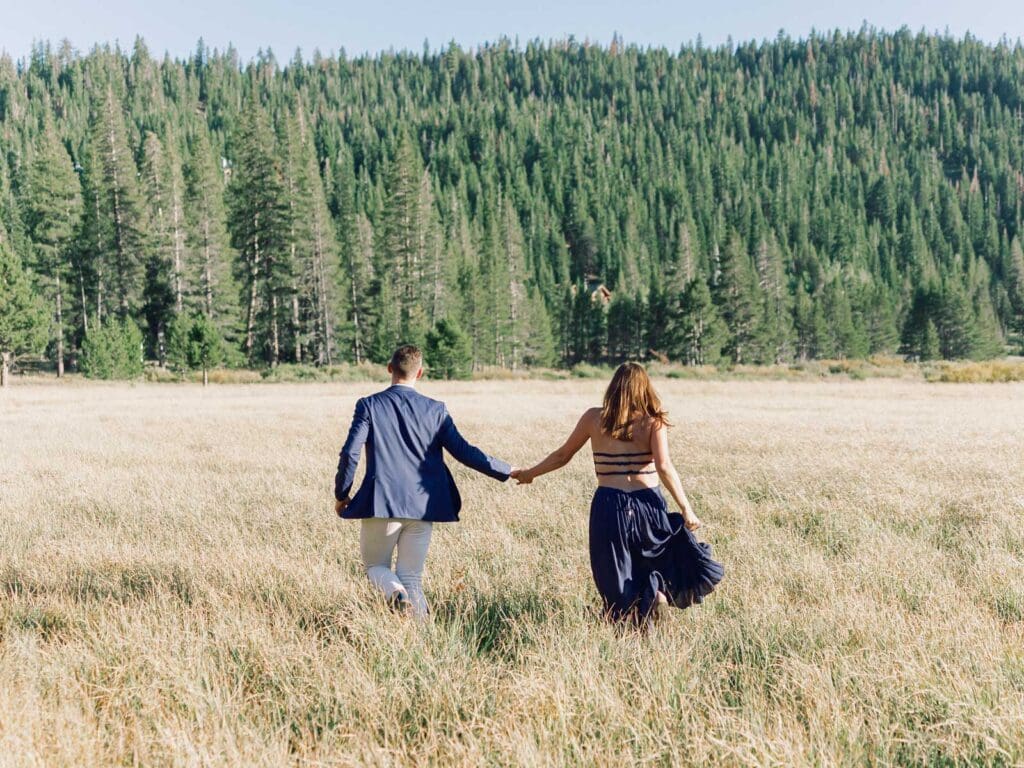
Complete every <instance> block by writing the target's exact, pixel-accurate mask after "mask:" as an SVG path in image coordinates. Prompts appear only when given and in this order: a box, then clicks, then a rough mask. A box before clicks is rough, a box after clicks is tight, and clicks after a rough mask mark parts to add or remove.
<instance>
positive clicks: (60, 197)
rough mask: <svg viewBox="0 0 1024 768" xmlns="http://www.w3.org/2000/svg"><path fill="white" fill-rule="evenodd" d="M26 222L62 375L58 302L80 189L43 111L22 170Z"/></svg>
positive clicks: (66, 271)
mask: <svg viewBox="0 0 1024 768" xmlns="http://www.w3.org/2000/svg"><path fill="white" fill-rule="evenodd" d="M28 187H29V192H28V201H27V209H28V210H27V216H26V218H27V224H28V226H29V231H30V233H31V237H32V243H33V245H34V251H35V259H34V264H35V269H36V272H37V273H38V274H39V275H41V276H42V277H43V278H45V280H46V282H47V291H46V292H47V294H48V295H49V297H50V300H51V301H52V302H53V310H54V311H53V318H54V325H55V328H54V333H53V339H54V342H55V344H54V360H55V361H56V363H57V375H58V376H63V375H64V305H65V301H66V299H65V294H66V292H67V285H68V277H69V274H70V271H71V245H72V239H73V238H74V235H75V232H76V230H77V228H78V225H79V220H80V218H81V215H82V188H81V183H80V182H79V179H78V175H77V174H76V173H75V170H74V165H73V163H72V161H71V158H70V157H69V156H68V153H67V150H66V149H65V148H64V145H63V144H61V142H60V140H59V139H58V137H57V132H56V130H55V129H54V126H53V121H52V120H51V119H50V116H49V113H48V112H47V113H46V116H45V119H44V124H43V130H42V132H41V133H40V134H39V136H38V137H37V139H36V145H35V156H34V157H33V160H32V164H31V165H30V166H29V171H28Z"/></svg>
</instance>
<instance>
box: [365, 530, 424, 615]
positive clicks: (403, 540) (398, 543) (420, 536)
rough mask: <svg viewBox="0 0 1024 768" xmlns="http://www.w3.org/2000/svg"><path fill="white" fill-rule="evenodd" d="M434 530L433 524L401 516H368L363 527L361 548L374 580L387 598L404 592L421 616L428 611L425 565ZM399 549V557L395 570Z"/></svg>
mask: <svg viewBox="0 0 1024 768" xmlns="http://www.w3.org/2000/svg"><path fill="white" fill-rule="evenodd" d="M431 530H432V524H431V523H428V522H424V521H423V520H403V519H400V518H387V519H386V518H368V519H365V520H363V524H362V527H361V528H360V529H359V550H360V552H361V553H362V556H363V567H364V568H366V576H367V578H369V580H370V583H371V584H373V586H374V587H376V588H377V589H379V590H380V591H381V592H383V593H384V596H385V597H389V598H390V597H391V596H392V595H393V594H395V592H404V593H405V594H406V596H408V598H409V602H410V603H412V611H413V615H414V616H416V617H417V618H421V619H422V618H425V617H426V616H427V613H428V610H427V598H426V597H425V596H424V595H423V566H424V565H425V564H426V561H427V550H428V549H429V547H430V534H431ZM396 549H397V550H398V557H397V558H396V562H395V570H394V571H392V570H391V560H392V557H393V556H394V554H395V550H396Z"/></svg>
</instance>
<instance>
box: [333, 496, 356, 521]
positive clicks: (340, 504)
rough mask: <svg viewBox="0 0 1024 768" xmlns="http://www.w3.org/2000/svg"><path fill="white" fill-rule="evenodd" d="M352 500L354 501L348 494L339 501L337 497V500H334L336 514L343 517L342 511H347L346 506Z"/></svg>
mask: <svg viewBox="0 0 1024 768" xmlns="http://www.w3.org/2000/svg"><path fill="white" fill-rule="evenodd" d="M351 502H352V499H350V498H349V497H348V496H346V497H345V498H344V499H342V500H341V501H338V500H337V499H335V501H334V514H336V515H337V516H338V517H341V513H342V512H344V511H345V508H346V507H347V506H348V505H349V504H350V503H351Z"/></svg>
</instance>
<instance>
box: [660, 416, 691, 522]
mask: <svg viewBox="0 0 1024 768" xmlns="http://www.w3.org/2000/svg"><path fill="white" fill-rule="evenodd" d="M651 453H653V454H654V468H655V469H657V470H658V477H660V478H661V482H662V484H663V485H664V486H665V487H666V488H668V492H669V493H671V494H672V498H673V499H675V500H676V504H678V505H679V509H680V510H682V513H683V522H684V523H685V524H686V527H687V528H689V529H690V530H691V531H695V530H697V528H699V527H700V520H699V519H698V518H697V515H695V514H694V513H693V507H691V506H690V500H689V499H688V498H686V493H685V492H684V491H683V484H682V483H681V482H679V473H678V472H676V466H675V464H673V463H672V457H671V456H669V453H668V427H666V426H665V425H664V424H661V425H658V426H655V427H654V429H653V430H652V432H651Z"/></svg>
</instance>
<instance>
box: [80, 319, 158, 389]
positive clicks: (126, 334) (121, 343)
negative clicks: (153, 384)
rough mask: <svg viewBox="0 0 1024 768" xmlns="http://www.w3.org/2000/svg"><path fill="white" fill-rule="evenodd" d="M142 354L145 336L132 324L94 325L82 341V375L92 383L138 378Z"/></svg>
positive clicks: (127, 322) (124, 321) (140, 373)
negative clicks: (92, 380) (94, 380)
mask: <svg viewBox="0 0 1024 768" xmlns="http://www.w3.org/2000/svg"><path fill="white" fill-rule="evenodd" d="M142 350H143V338H142V332H141V331H140V330H139V327H138V326H137V325H136V324H135V322H134V321H133V320H116V321H114V322H110V323H105V324H104V325H95V326H93V327H92V328H91V329H90V330H89V332H88V333H87V334H86V335H85V339H84V340H83V341H82V360H81V368H82V373H83V374H85V376H86V377H87V378H90V379H135V378H138V377H139V376H141V375H142V371H143V362H142Z"/></svg>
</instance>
